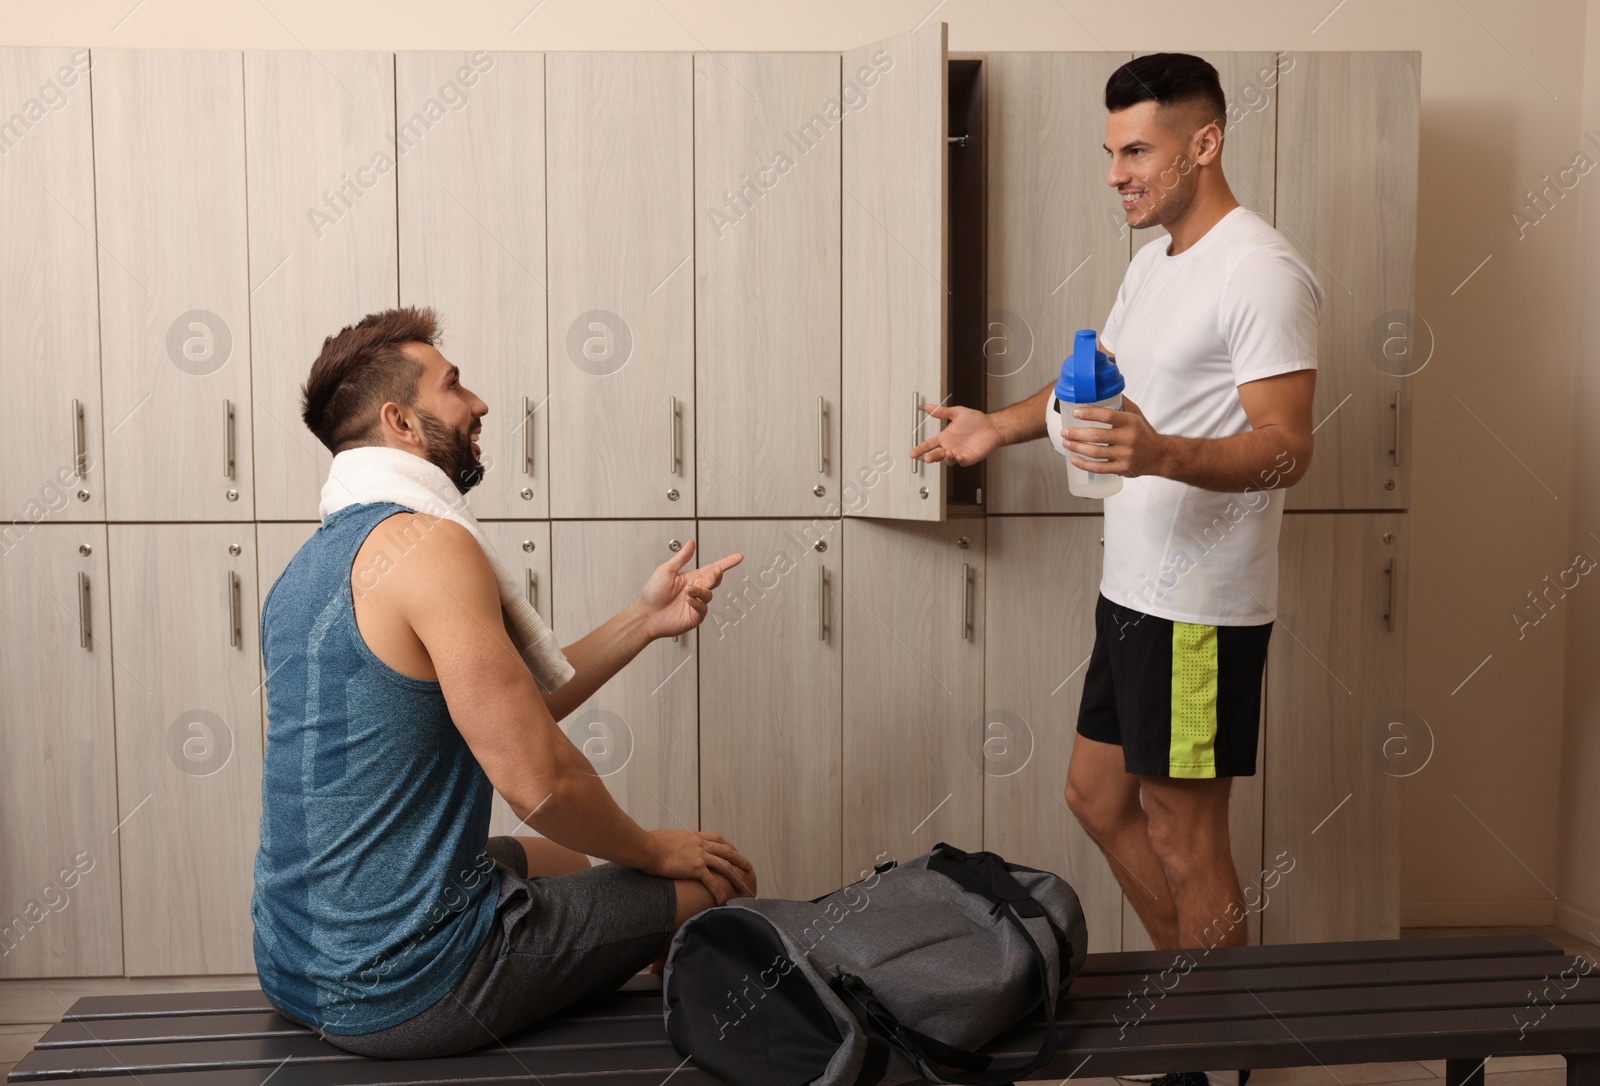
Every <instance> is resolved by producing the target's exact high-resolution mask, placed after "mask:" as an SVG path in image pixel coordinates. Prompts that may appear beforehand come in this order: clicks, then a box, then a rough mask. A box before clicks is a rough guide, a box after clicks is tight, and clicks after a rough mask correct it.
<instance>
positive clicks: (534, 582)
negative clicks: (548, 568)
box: [523, 569, 539, 611]
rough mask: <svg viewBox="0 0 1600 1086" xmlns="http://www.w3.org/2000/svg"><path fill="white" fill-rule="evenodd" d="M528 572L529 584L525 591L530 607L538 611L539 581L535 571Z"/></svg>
mask: <svg viewBox="0 0 1600 1086" xmlns="http://www.w3.org/2000/svg"><path fill="white" fill-rule="evenodd" d="M526 572H527V574H528V582H527V585H526V586H525V588H524V589H523V591H524V592H525V593H526V594H527V597H528V606H529V607H532V608H533V609H534V610H535V611H537V610H538V609H539V580H538V578H537V577H535V576H534V573H533V570H531V569H529V570H527V571H526Z"/></svg>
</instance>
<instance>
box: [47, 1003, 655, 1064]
mask: <svg viewBox="0 0 1600 1086" xmlns="http://www.w3.org/2000/svg"><path fill="white" fill-rule="evenodd" d="M206 1020H207V1021H209V1019H206ZM138 1021H140V1022H146V1021H148V1020H145V1019H140V1020H138ZM96 1025H103V1023H72V1024H71V1026H70V1028H74V1029H78V1028H82V1027H84V1026H96ZM95 1034H96V1038H95V1039H92V1040H91V1041H90V1043H88V1044H75V1045H73V1046H71V1047H41V1048H35V1049H34V1050H33V1051H32V1052H30V1053H29V1054H28V1056H27V1057H26V1059H28V1060H32V1061H33V1062H32V1063H31V1064H30V1065H29V1067H28V1068H27V1070H29V1071H30V1072H49V1073H53V1074H57V1075H60V1074H64V1073H66V1072H69V1071H78V1072H84V1071H93V1072H94V1073H97V1074H111V1073H117V1072H119V1071H124V1070H132V1071H136V1072H138V1073H140V1074H142V1073H144V1071H146V1070H148V1071H151V1072H158V1071H163V1070H173V1069H176V1068H178V1067H180V1066H183V1065H186V1064H190V1063H194V1062H197V1061H204V1060H211V1061H214V1062H215V1064H216V1066H229V1065H232V1064H241V1063H243V1064H249V1065H250V1066H266V1067H270V1066H272V1065H274V1064H276V1063H278V1062H280V1061H282V1060H284V1059H286V1058H291V1059H293V1061H294V1062H295V1063H296V1064H298V1062H299V1061H300V1060H302V1059H313V1058H314V1059H318V1060H324V1061H329V1060H331V1061H334V1062H338V1061H345V1062H358V1061H360V1060H361V1059H362V1057H360V1056H356V1055H353V1054H351V1053H349V1052H345V1051H344V1050H343V1049H340V1048H337V1047H335V1046H334V1045H332V1044H331V1043H329V1042H327V1041H324V1040H322V1039H321V1038H320V1037H318V1036H317V1035H316V1034H314V1033H311V1032H310V1031H308V1030H303V1029H296V1030H294V1031H293V1032H288V1033H278V1034H271V1035H265V1036H262V1035H251V1036H245V1037H238V1038H230V1037H226V1036H222V1037H217V1036H200V1037H183V1038H180V1039H177V1040H138V1039H135V1040H131V1041H130V1040H120V1039H117V1038H112V1037H107V1036H105V1034H103V1033H101V1032H100V1031H99V1030H96V1031H95ZM666 1036H667V1035H666V1027H665V1026H664V1024H663V1023H662V1020H661V1016H660V1015H653V1016H651V1017H648V1018H641V1017H631V1018H623V1019H600V1018H587V1019H579V1020H574V1021H569V1022H564V1023H559V1024H553V1025H551V1024H541V1025H540V1026H539V1027H538V1028H535V1029H532V1030H528V1031H525V1032H524V1033H521V1034H518V1035H517V1036H515V1037H507V1038H502V1040H503V1041H505V1042H506V1044H508V1045H509V1046H510V1047H512V1048H514V1049H516V1050H518V1051H525V1052H554V1051H559V1050H569V1049H587V1050H593V1051H596V1052H603V1050H605V1049H607V1048H615V1047H618V1046H625V1045H643V1044H666V1043H667V1039H666ZM601 1058H603V1057H601ZM17 1066H18V1069H19V1070H21V1069H22V1064H20V1063H19V1064H18V1065H17Z"/></svg>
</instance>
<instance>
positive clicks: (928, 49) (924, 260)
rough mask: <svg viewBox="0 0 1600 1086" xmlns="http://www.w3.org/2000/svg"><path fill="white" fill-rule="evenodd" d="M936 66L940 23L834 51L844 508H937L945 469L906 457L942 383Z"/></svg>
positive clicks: (945, 241) (932, 428) (943, 245)
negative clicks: (840, 53)
mask: <svg viewBox="0 0 1600 1086" xmlns="http://www.w3.org/2000/svg"><path fill="white" fill-rule="evenodd" d="M947 61H948V51H947V45H946V28H945V24H944V23H938V24H936V25H933V26H926V27H923V28H922V29H920V30H914V31H912V32H911V33H909V34H902V35H899V36H897V37H893V38H888V39H885V40H884V41H880V42H874V43H872V44H871V45H864V46H862V47H861V48H859V49H852V50H850V51H849V52H847V53H845V54H844V68H843V73H842V78H843V82H844V90H845V91H846V92H849V90H850V87H851V84H852V83H854V84H855V87H856V91H855V93H856V94H858V95H860V96H861V98H862V99H864V101H860V104H859V105H856V106H853V107H847V108H846V109H845V110H844V113H843V119H842V127H843V129H844V132H843V142H842V144H841V149H842V157H843V162H842V164H841V166H842V171H843V185H844V199H843V201H842V227H843V238H842V244H841V254H842V256H841V277H842V284H841V285H842V289H843V295H844V296H843V299H842V307H841V312H842V327H843V344H842V345H841V364H842V368H843V371H844V372H843V375H842V377H843V380H842V389H843V410H842V411H841V412H840V415H841V423H842V438H843V441H842V452H843V457H844V460H843V463H842V465H841V467H842V468H843V471H841V473H840V483H841V485H842V487H843V493H842V494H841V495H840V505H841V507H842V508H843V510H844V512H845V514H846V515H847V516H860V517H874V518H887V519H894V520H943V519H944V516H945V503H946V482H947V481H946V478H945V476H946V473H947V472H948V471H949V470H950V469H948V468H946V467H944V466H942V465H939V464H924V463H920V462H918V461H915V460H913V459H912V458H911V457H910V456H909V453H910V450H911V448H912V446H913V445H915V444H917V443H918V442H919V441H921V440H923V438H924V437H925V436H931V435H933V434H934V433H935V432H936V431H937V429H938V427H939V426H940V425H942V424H941V423H940V422H939V420H937V419H933V418H929V417H927V416H926V415H925V414H924V413H923V411H922V407H921V405H922V404H923V403H929V404H940V403H943V402H945V399H946V397H947V396H948V395H949V392H950V389H949V376H948V375H949V366H948V364H947V359H948V350H949V343H948V338H947V327H948V323H947V315H948V312H947V307H948V304H949V301H948V299H949V290H948V281H949V274H948V273H949V236H948V222H949V217H948V214H947V206H948V198H949V193H948V187H947V186H948V173H947V156H948V144H947V142H946V137H947V135H948V131H949V96H948V79H949V75H948V71H949V69H948V63H947ZM841 97H842V98H844V100H845V101H846V102H848V101H849V99H848V98H845V96H844V95H841Z"/></svg>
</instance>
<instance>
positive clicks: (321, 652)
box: [251, 309, 756, 1058]
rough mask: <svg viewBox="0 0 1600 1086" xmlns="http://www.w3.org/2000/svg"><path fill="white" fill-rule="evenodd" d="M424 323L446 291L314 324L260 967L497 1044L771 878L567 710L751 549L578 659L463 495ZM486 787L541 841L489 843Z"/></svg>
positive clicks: (317, 1018)
mask: <svg viewBox="0 0 1600 1086" xmlns="http://www.w3.org/2000/svg"><path fill="white" fill-rule="evenodd" d="M437 341H438V328H437V323H436V320H435V317H434V314H433V312H432V311H431V310H428V309H420V310H419V309H396V310H388V311H385V312H382V313H375V314H373V315H371V316H369V317H366V318H365V319H364V320H362V321H361V322H360V323H358V324H356V325H353V326H352V327H349V328H345V329H344V330H342V331H341V332H339V334H338V335H335V336H330V337H328V339H327V340H326V341H325V342H324V343H323V346H322V353H321V354H320V356H319V357H318V358H317V360H316V362H315V364H314V365H313V366H312V368H311V375H310V378H309V379H308V380H307V381H306V384H305V387H304V389H303V392H304V396H305V402H304V411H303V415H304V418H305V422H306V425H307V426H309V427H310V428H311V431H312V433H314V434H315V435H316V436H317V438H318V439H319V440H321V441H322V443H323V444H324V445H326V446H327V447H328V449H329V450H331V451H332V452H333V453H334V459H333V464H332V467H331V469H330V471H329V478H328V482H327V485H326V486H325V487H324V488H323V494H322V516H323V522H322V525H321V527H319V528H318V529H317V531H316V533H315V534H314V535H313V536H312V537H311V539H310V540H309V541H307V543H306V544H305V546H303V547H301V548H300V550H299V552H298V553H296V554H295V556H294V558H293V560H292V561H291V562H290V563H289V565H288V568H286V569H285V570H284V572H283V575H282V576H281V577H279V578H278V580H277V582H276V583H275V584H274V585H273V586H272V590H271V591H270V592H269V593H268V595H267V600H266V605H265V607H264V608H263V611H262V618H261V645H262V653H263V657H264V664H265V669H266V674H267V681H266V692H267V717H268V729H267V741H266V757H265V765H264V772H263V780H262V814H261V847H260V851H259V852H258V853H257V855H256V865H255V879H256V886H255V897H254V900H253V902H252V905H251V915H252V918H253V919H254V921H255V960H256V970H257V972H258V974H259V976H260V980H261V987H262V990H263V992H264V993H265V994H266V996H267V998H268V1000H269V1001H270V1002H271V1003H272V1005H273V1006H274V1007H277V1008H278V1009H279V1010H280V1011H281V1012H282V1013H283V1014H284V1015H285V1016H286V1017H288V1018H290V1019H292V1020H294V1021H297V1022H300V1023H301V1024H303V1025H307V1026H309V1027H311V1028H314V1029H317V1030H318V1031H319V1032H320V1033H321V1035H322V1036H323V1037H325V1038H327V1039H328V1040H329V1041H331V1042H332V1043H334V1044H336V1045H338V1046H339V1047H341V1048H344V1049H347V1050H349V1051H351V1052H355V1053H358V1054H360V1055H367V1056H384V1057H396V1058H414V1057H420V1056H439V1055H447V1054H451V1053H457V1052H463V1051H466V1050H468V1049H472V1048H477V1047H479V1046H481V1045H484V1044H488V1043H490V1042H493V1041H496V1040H499V1039H501V1038H503V1037H505V1036H507V1035H509V1034H511V1033H514V1032H516V1031H517V1030H519V1029H522V1028H524V1027H526V1026H528V1025H529V1024H531V1023H533V1022H535V1021H537V1020H538V1019H540V1018H542V1017H544V1016H546V1015H549V1014H550V1013H552V1012H554V1011H556V1010H558V1009H560V1008H561V1007H563V1006H566V1005H567V1004H569V1003H572V1002H573V1001H575V1000H578V999H581V998H583V997H585V996H589V995H594V994H597V993H601V992H604V991H609V990H611V989H614V988H615V987H617V986H618V985H619V984H621V983H622V982H623V981H625V980H627V979H628V978H629V977H630V976H632V975H633V974H635V973H637V972H638V971H639V970H641V969H643V968H645V967H646V966H649V965H651V963H652V962H659V960H660V958H661V957H662V955H663V954H664V953H665V952H666V949H667V946H668V942H669V939H670V937H671V935H672V933H673V932H674V931H676V930H677V928H678V926H679V925H681V924H682V923H683V922H684V921H685V920H687V919H688V918H689V917H690V916H692V915H694V914H695V913H697V912H700V911H701V910H703V909H706V908H709V907H710V906H711V905H713V904H721V903H722V902H725V901H727V900H728V899H729V898H730V897H737V896H744V895H749V894H754V893H755V889H756V879H755V872H754V870H753V869H752V868H751V865H750V861H748V860H747V859H745V858H744V857H743V856H742V855H741V854H740V853H739V852H738V851H737V850H736V849H735V848H734V847H733V845H731V844H730V843H729V842H728V841H726V840H724V839H723V838H722V837H719V836H718V835H716V834H714V833H701V832H697V831H693V830H687V829H685V830H653V831H646V830H644V829H642V828H641V827H640V826H639V825H638V824H637V823H636V822H634V821H633V819H631V818H630V817H628V815H627V814H625V813H624V812H623V811H622V809H621V808H620V807H618V806H617V804H616V802H615V801H614V800H613V799H612V798H611V795H610V793H609V792H607V791H606V787H605V785H604V783H602V781H601V780H600V778H599V777H598V776H597V775H596V774H595V772H594V769H593V767H592V766H591V765H590V764H589V762H588V760H587V759H586V758H585V757H584V755H583V754H582V753H581V752H580V751H579V750H578V749H577V748H576V747H574V746H573V744H572V743H571V742H570V741H569V740H568V739H567V737H566V736H565V735H564V734H563V733H562V731H561V729H560V728H559V727H557V726H556V721H558V720H560V719H561V718H562V717H564V716H565V715H566V714H567V713H569V712H571V711H572V710H573V709H574V708H576V707H577V706H578V705H580V704H582V703H583V702H584V700H585V699H587V698H588V697H589V696H590V695H591V694H593V693H594V692H595V691H596V690H597V689H599V687H600V686H601V685H602V684H603V683H605V681H606V680H607V679H609V678H610V677H611V676H612V675H614V674H616V673H617V671H618V670H619V669H620V668H622V667H623V665H625V664H626V663H627V662H628V661H629V660H631V659H633V657H634V656H636V655H637V654H638V653H639V651H640V650H641V649H643V648H644V647H645V645H647V644H648V643H649V642H650V641H651V640H653V639H654V638H658V637H672V636H675V635H678V634H682V633H685V632H687V631H688V630H691V629H693V628H695V627H696V626H698V625H699V624H700V621H701V620H702V619H703V618H704V617H705V614H706V608H707V605H708V603H709V601H710V599H711V592H712V589H714V588H715V587H716V586H717V585H718V584H719V583H720V581H721V579H722V573H723V571H724V570H725V569H727V568H729V567H731V566H733V565H736V564H737V563H738V562H739V561H740V560H741V556H740V555H737V554H735V555H729V556H728V557H727V558H724V559H722V560H721V561H720V562H717V563H714V564H713V565H710V566H707V567H706V568H704V569H698V570H695V569H685V566H686V565H687V563H688V561H689V558H690V556H691V555H692V554H693V552H694V547H693V544H692V543H690V544H689V545H688V546H685V547H684V548H683V549H682V550H681V551H679V552H678V553H677V554H676V555H674V556H673V557H672V558H671V559H670V560H669V561H667V562H666V563H664V564H663V565H662V566H660V567H659V568H657V569H656V570H655V572H654V573H652V574H651V575H650V577H649V579H648V580H647V581H646V582H645V585H644V589H643V591H642V592H641V593H640V595H639V598H638V600H637V601H636V602H635V603H634V604H632V605H631V606H629V607H628V608H626V609H625V610H623V611H622V612H620V613H619V614H617V615H616V616H614V617H613V618H611V619H610V620H609V621H607V622H606V623H605V624H603V625H602V626H600V627H599V628H598V629H596V630H594V631H592V632H591V633H590V634H589V635H588V636H586V637H584V638H583V639H582V640H580V641H578V642H577V643H576V644H573V645H571V646H568V647H567V648H566V650H565V652H564V653H563V651H562V650H561V649H560V648H559V647H558V646H557V645H556V642H555V640H554V637H553V635H552V634H551V633H550V631H549V629H548V628H547V627H546V626H545V625H544V623H543V621H542V620H541V619H540V618H539V616H538V614H537V613H536V612H535V611H534V610H533V609H532V607H530V606H528V604H527V601H526V600H524V599H523V598H522V596H521V594H520V593H519V592H518V591H517V586H516V585H515V583H514V581H513V579H512V578H511V577H510V576H509V574H507V572H506V571H505V570H504V568H503V567H500V568H497V567H498V566H499V559H498V556H496V555H495V554H494V553H493V551H492V549H490V548H489V547H488V546H487V544H485V543H484V541H483V538H482V535H481V532H480V530H479V527H478V524H477V521H476V520H475V519H474V518H473V516H472V514H471V512H470V511H469V510H467V507H466V502H465V497H464V496H465V494H466V492H467V491H468V490H469V489H471V487H472V486H473V485H475V484H476V483H477V482H478V481H479V480H480V479H481V478H482V475H483V472H484V467H483V465H482V464H481V463H480V462H479V460H478V455H479V450H478V447H477V445H476V444H475V442H474V441H473V438H474V437H475V436H476V434H477V433H478V430H479V428H480V426H481V422H480V420H481V419H482V418H483V416H484V415H485V414H487V413H488V408H487V406H486V405H485V404H484V402H483V401H482V400H480V399H478V397H476V396H474V395H473V394H472V393H471V392H469V391H468V390H467V389H466V387H465V386H464V385H463V384H462V383H461V379H460V374H459V372H458V371H457V369H456V367H455V366H453V365H451V364H450V363H449V362H448V361H446V359H445V358H444V356H443V355H441V354H440V353H439V351H438V350H436V349H435V344H436V343H437ZM536 677H537V680H538V683H537V684H536V681H535V680H536ZM541 685H542V686H543V687H544V689H543V690H541V689H540V686H541ZM491 786H493V790H494V791H497V792H499V793H500V794H501V795H502V796H504V797H505V799H506V801H507V802H508V803H509V804H510V806H511V810H512V811H513V812H514V813H515V814H516V816H517V817H518V818H519V819H521V820H522V821H523V823H524V824H525V825H528V826H531V827H532V828H533V829H534V830H536V831H538V832H539V833H540V834H541V835H542V837H531V836H529V837H494V838H490V837H489V812H490V799H491V796H490V789H491ZM589 856H596V857H599V858H601V859H603V860H609V861H612V862H610V863H603V864H600V865H598V866H594V867H591V866H590V865H589V860H588V858H587V857H589Z"/></svg>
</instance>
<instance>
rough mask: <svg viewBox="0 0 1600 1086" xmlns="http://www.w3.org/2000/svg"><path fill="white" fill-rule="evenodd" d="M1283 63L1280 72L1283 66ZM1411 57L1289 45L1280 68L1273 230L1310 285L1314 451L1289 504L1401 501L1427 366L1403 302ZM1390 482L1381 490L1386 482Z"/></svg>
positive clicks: (1416, 115)
mask: <svg viewBox="0 0 1600 1086" xmlns="http://www.w3.org/2000/svg"><path fill="white" fill-rule="evenodd" d="M1291 59H1292V61H1293V64H1292V66H1290V61H1291ZM1420 81H1421V54H1419V53H1399V52H1396V53H1294V54H1288V53H1286V54H1284V56H1283V58H1282V61H1281V62H1280V75H1279V88H1280V89H1279V99H1278V131H1279V138H1278V223H1277V225H1278V229H1279V230H1280V231H1281V232H1282V233H1283V234H1284V236H1285V237H1286V238H1288V240H1289V242H1290V244H1292V245H1294V246H1295V247H1296V248H1297V249H1298V250H1299V251H1300V252H1301V253H1302V254H1303V256H1304V258H1305V260H1306V264H1307V266H1309V267H1310V268H1311V270H1312V271H1313V272H1315V273H1316V276H1317V279H1318V281H1319V282H1320V283H1321V284H1322V289H1323V292H1324V295H1325V303H1324V307H1323V313H1322V326H1321V329H1320V332H1319V336H1318V340H1317V397H1316V406H1315V411H1314V416H1315V418H1316V420H1317V425H1318V429H1317V451H1316V458H1315V460H1314V462H1313V464H1312V467H1311V470H1310V471H1309V472H1308V473H1307V474H1306V476H1305V478H1304V479H1302V480H1301V482H1300V483H1299V485H1297V486H1296V487H1295V488H1294V489H1293V490H1291V491H1290V492H1289V496H1288V508H1290V509H1404V508H1406V506H1407V505H1408V504H1410V492H1411V483H1410V479H1411V470H1410V465H1411V457H1410V453H1409V449H1410V438H1409V428H1408V426H1407V423H1408V420H1409V418H1410V410H1409V407H1408V406H1402V409H1401V415H1402V417H1401V419H1400V454H1399V455H1400V459H1399V464H1398V466H1396V460H1395V453H1394V452H1393V451H1392V450H1394V448H1395V441H1394V438H1395V427H1396V420H1395V409H1394V407H1393V404H1394V402H1395V395H1396V394H1397V393H1401V394H1403V404H1404V402H1405V401H1409V399H1410V395H1411V392H1412V388H1413V386H1412V384H1411V383H1410V382H1409V381H1407V380H1406V379H1405V378H1404V377H1402V376H1395V375H1396V374H1406V373H1410V372H1413V371H1415V370H1416V369H1417V368H1418V367H1419V366H1421V365H1422V364H1423V363H1424V362H1425V361H1426V359H1425V357H1417V356H1415V354H1413V353H1412V352H1413V350H1414V349H1426V348H1427V347H1428V346H1431V337H1430V336H1428V334H1427V333H1425V332H1424V333H1421V334H1420V335H1415V336H1413V335H1410V334H1409V332H1408V331H1407V330H1406V329H1407V326H1408V322H1409V321H1410V319H1411V311H1412V310H1413V309H1414V308H1415V304H1416V303H1415V282H1414V280H1415V267H1416V258H1417V154H1418V140H1419V125H1420V114H1421V97H1420V96H1421V91H1420ZM1391 483H1392V484H1393V488H1392V489H1391Z"/></svg>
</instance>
